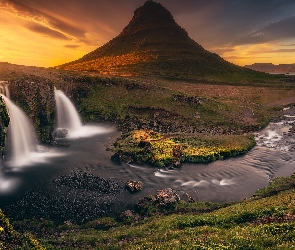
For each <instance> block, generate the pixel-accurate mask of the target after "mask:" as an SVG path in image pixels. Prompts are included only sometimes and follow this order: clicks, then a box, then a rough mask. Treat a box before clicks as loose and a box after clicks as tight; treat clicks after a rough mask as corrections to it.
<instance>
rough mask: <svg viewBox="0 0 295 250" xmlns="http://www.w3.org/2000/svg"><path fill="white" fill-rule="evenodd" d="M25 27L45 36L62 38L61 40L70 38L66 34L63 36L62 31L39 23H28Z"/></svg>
mask: <svg viewBox="0 0 295 250" xmlns="http://www.w3.org/2000/svg"><path fill="white" fill-rule="evenodd" d="M27 28H28V29H29V30H31V31H34V32H37V33H41V34H43V35H45V36H50V37H52V38H56V39H62V40H71V39H69V38H68V37H67V36H65V35H64V34H63V33H60V32H58V31H56V30H52V29H49V28H47V27H45V26H42V25H40V24H36V23H33V24H29V25H27Z"/></svg>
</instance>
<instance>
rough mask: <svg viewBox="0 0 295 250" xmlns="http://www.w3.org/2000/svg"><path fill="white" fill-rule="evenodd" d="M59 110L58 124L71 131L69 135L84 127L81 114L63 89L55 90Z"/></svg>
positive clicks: (59, 126)
mask: <svg viewBox="0 0 295 250" xmlns="http://www.w3.org/2000/svg"><path fill="white" fill-rule="evenodd" d="M54 93H55V102H56V110H57V126H58V128H64V129H67V130H68V131H69V135H71V134H74V133H75V132H77V131H79V130H80V129H81V128H82V122H81V119H80V117H79V114H78V112H77V110H76V108H75V106H74V105H73V103H72V102H71V101H70V99H69V98H68V97H67V96H66V95H65V94H64V93H63V92H62V91H61V90H57V89H55V90H54Z"/></svg>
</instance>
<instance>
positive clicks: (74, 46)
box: [65, 44, 81, 49]
mask: <svg viewBox="0 0 295 250" xmlns="http://www.w3.org/2000/svg"><path fill="white" fill-rule="evenodd" d="M65 47H66V48H68V49H77V48H80V47H81V46H80V45H71V44H68V45H65Z"/></svg>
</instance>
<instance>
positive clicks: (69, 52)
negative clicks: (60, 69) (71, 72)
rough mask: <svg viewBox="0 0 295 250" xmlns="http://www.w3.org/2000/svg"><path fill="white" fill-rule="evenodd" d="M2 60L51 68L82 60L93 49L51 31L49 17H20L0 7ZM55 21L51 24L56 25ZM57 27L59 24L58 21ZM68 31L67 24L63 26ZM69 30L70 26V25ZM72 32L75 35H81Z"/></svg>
mask: <svg viewBox="0 0 295 250" xmlns="http://www.w3.org/2000/svg"><path fill="white" fill-rule="evenodd" d="M0 10H1V17H0V30H1V33H0V59H1V61H4V62H10V63H14V64H20V65H31V66H42V67H51V66H56V65H59V64H63V63H66V62H69V61H72V60H76V59H77V58H79V57H82V56H83V55H85V54H86V53H88V52H89V51H91V50H93V49H95V47H94V46H90V45H87V44H85V43H83V42H81V41H79V39H77V38H76V37H74V36H71V34H66V33H63V32H62V31H61V30H57V29H56V28H54V27H52V26H54V25H51V24H50V20H49V19H48V18H46V15H44V16H42V15H40V14H39V13H37V12H36V13H34V14H35V15H32V14H28V13H26V12H25V13H20V12H19V11H17V10H16V9H14V8H13V7H12V6H9V5H7V6H6V5H5V6H3V3H2V5H1V4H0ZM54 21H55V20H53V21H52V20H51V22H52V23H53V24H54ZM55 22H56V23H57V22H58V21H55ZM60 25H61V26H62V25H64V28H65V30H66V29H67V24H66V23H65V22H61V24H60ZM69 27H70V25H69ZM68 29H69V30H70V28H68ZM77 30H78V29H76V30H75V29H73V31H74V32H79V30H78V31H77Z"/></svg>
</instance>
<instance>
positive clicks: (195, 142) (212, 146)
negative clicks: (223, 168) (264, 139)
mask: <svg viewBox="0 0 295 250" xmlns="http://www.w3.org/2000/svg"><path fill="white" fill-rule="evenodd" d="M254 145H255V140H254V138H253V137H252V136H250V135H227V136H225V135H215V136H212V135H204V134H194V135H185V134H175V135H168V134H165V135H162V134H160V133H157V132H154V131H152V130H149V131H147V130H134V131H132V132H130V133H127V134H124V135H123V136H122V137H121V138H119V139H118V140H117V141H116V142H115V144H114V148H113V151H114V152H115V156H114V157H113V159H118V160H122V161H125V162H136V163H149V164H152V165H155V166H157V167H169V166H179V165H180V163H182V162H192V163H207V162H211V161H214V160H218V159H223V158H226V157H229V156H236V155H239V154H242V153H245V152H247V151H249V150H250V149H251V148H252V147H253V146H254Z"/></svg>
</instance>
